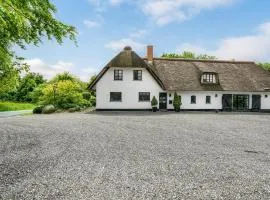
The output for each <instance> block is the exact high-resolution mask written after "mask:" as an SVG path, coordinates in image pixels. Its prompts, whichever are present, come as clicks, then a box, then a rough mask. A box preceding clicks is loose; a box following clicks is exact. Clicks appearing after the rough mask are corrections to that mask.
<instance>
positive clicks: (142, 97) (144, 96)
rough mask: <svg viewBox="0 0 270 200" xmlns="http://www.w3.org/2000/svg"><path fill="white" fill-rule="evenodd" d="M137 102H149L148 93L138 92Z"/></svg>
mask: <svg viewBox="0 0 270 200" xmlns="http://www.w3.org/2000/svg"><path fill="white" fill-rule="evenodd" d="M139 101H150V92H139Z"/></svg>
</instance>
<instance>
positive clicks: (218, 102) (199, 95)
mask: <svg viewBox="0 0 270 200" xmlns="http://www.w3.org/2000/svg"><path fill="white" fill-rule="evenodd" d="M177 93H178V95H181V99H182V106H181V109H194V110H196V109H222V94H221V92H207V91H203V92H201V91H196V92H177ZM169 94H171V97H169ZM216 94H217V95H218V96H217V97H215V95H216ZM192 95H195V96H196V104H191V96H192ZM206 96H211V104H206ZM173 97H174V92H168V109H173V105H172V104H169V100H173Z"/></svg>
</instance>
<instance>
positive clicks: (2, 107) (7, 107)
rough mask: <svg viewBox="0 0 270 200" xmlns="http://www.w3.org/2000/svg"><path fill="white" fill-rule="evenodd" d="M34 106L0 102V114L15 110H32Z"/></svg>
mask: <svg viewBox="0 0 270 200" xmlns="http://www.w3.org/2000/svg"><path fill="white" fill-rule="evenodd" d="M34 107H35V105H34V104H31V103H18V102H9V101H0V112H3V111H16V110H32V109H34Z"/></svg>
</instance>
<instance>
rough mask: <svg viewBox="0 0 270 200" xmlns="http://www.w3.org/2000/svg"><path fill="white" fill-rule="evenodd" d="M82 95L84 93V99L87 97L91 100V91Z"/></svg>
mask: <svg viewBox="0 0 270 200" xmlns="http://www.w3.org/2000/svg"><path fill="white" fill-rule="evenodd" d="M82 95H83V99H85V100H87V101H89V100H90V98H91V93H90V92H83V93H82Z"/></svg>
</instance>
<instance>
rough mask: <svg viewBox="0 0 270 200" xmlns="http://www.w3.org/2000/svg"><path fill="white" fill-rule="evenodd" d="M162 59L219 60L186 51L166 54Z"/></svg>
mask: <svg viewBox="0 0 270 200" xmlns="http://www.w3.org/2000/svg"><path fill="white" fill-rule="evenodd" d="M161 57H162V58H184V59H202V60H214V59H217V58H216V57H215V56H211V55H207V54H199V55H197V54H196V53H193V52H190V51H184V52H183V53H181V54H176V53H164V54H162V56H161Z"/></svg>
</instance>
